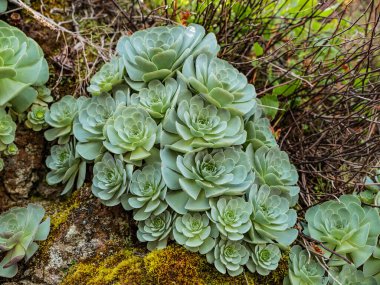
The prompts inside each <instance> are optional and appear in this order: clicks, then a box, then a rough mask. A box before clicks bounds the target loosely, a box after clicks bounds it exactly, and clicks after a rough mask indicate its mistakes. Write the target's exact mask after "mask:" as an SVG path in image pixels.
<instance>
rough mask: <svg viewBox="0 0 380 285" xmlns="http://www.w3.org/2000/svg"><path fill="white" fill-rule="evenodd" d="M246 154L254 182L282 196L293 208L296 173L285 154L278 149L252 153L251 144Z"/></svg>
mask: <svg viewBox="0 0 380 285" xmlns="http://www.w3.org/2000/svg"><path fill="white" fill-rule="evenodd" d="M247 154H248V157H249V158H250V160H251V163H252V168H253V170H254V172H255V174H256V182H257V183H258V184H260V185H264V184H265V185H268V186H269V187H270V189H271V190H272V192H274V193H276V194H279V195H281V196H284V197H285V198H287V199H288V200H289V201H290V204H291V206H294V205H295V203H296V201H297V199H298V193H299V190H300V189H299V187H298V186H296V184H297V182H298V173H297V170H296V168H295V166H294V165H293V164H291V163H290V161H289V157H288V155H287V153H286V152H284V151H281V150H280V149H279V148H278V147H272V148H268V147H266V146H262V147H260V148H259V149H258V150H257V151H254V147H253V145H252V144H249V145H248V147H247Z"/></svg>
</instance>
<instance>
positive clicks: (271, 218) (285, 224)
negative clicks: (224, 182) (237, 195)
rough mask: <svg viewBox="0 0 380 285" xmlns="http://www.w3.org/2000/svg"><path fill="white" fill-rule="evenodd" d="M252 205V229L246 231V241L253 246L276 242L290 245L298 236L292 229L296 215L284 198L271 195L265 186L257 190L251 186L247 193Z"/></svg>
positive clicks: (254, 186) (256, 187) (255, 186)
mask: <svg viewBox="0 0 380 285" xmlns="http://www.w3.org/2000/svg"><path fill="white" fill-rule="evenodd" d="M247 198H248V201H249V202H250V203H252V208H253V211H252V215H251V222H252V227H251V229H250V230H249V231H248V235H247V239H246V241H247V242H249V243H254V244H263V243H273V242H278V243H279V244H281V245H285V246H288V245H290V244H291V243H292V242H293V241H294V240H295V239H296V238H297V235H298V232H297V230H296V229H292V228H291V227H293V226H294V224H295V223H296V220H297V213H296V211H295V210H293V209H289V201H288V200H287V199H286V198H283V197H280V196H278V195H276V194H273V193H272V191H271V189H270V188H269V187H268V186H267V185H262V186H261V187H260V188H258V186H257V185H253V186H252V188H251V189H250V191H249V192H248V193H247Z"/></svg>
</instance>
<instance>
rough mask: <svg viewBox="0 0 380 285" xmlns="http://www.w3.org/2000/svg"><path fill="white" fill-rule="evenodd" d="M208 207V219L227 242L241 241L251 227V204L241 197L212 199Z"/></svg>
mask: <svg viewBox="0 0 380 285" xmlns="http://www.w3.org/2000/svg"><path fill="white" fill-rule="evenodd" d="M210 207H211V210H210V214H209V216H210V219H211V220H212V221H213V222H214V223H215V224H216V227H217V228H218V230H219V232H220V234H221V235H222V236H224V237H226V238H228V239H229V240H242V239H243V237H244V234H245V233H246V232H248V231H249V229H250V228H251V226H252V224H251V220H250V215H251V214H252V204H251V203H249V202H246V201H245V200H244V199H243V198H241V197H230V198H225V197H222V198H219V199H212V200H210Z"/></svg>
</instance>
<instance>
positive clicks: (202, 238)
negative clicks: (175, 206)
mask: <svg viewBox="0 0 380 285" xmlns="http://www.w3.org/2000/svg"><path fill="white" fill-rule="evenodd" d="M218 235H219V233H218V230H217V229H216V227H215V225H214V224H213V223H212V222H211V221H210V220H209V218H208V217H207V215H206V214H204V213H203V214H200V213H187V214H185V215H183V216H179V217H177V219H176V220H175V223H174V227H173V237H174V239H175V240H176V242H178V243H179V244H180V245H183V246H184V247H185V248H187V249H188V250H190V251H192V252H199V253H201V254H206V253H208V252H209V251H211V250H212V249H213V248H214V247H215V239H216V238H217V237H218Z"/></svg>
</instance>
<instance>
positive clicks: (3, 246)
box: [0, 204, 50, 278]
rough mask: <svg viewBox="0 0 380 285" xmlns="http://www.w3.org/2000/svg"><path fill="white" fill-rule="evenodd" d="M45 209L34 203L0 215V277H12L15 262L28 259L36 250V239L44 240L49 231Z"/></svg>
mask: <svg viewBox="0 0 380 285" xmlns="http://www.w3.org/2000/svg"><path fill="white" fill-rule="evenodd" d="M44 215H45V210H44V209H43V208H42V207H41V206H39V205H34V204H29V205H28V207H27V208H13V209H11V210H9V211H8V212H5V213H3V214H1V215H0V254H2V253H4V254H5V255H4V258H3V260H2V261H1V262H0V277H6V278H12V277H14V276H15V275H16V274H17V271H18V266H17V263H18V262H19V261H21V260H22V259H24V258H25V261H28V260H29V259H30V258H31V257H32V256H33V255H34V254H35V253H36V251H37V250H38V244H37V243H36V241H43V240H46V238H47V236H48V234H49V231H50V219H49V218H47V219H45V221H44V222H42V220H43V218H44Z"/></svg>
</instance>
